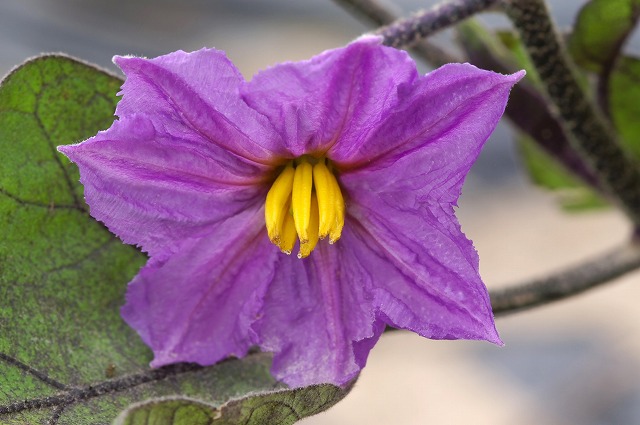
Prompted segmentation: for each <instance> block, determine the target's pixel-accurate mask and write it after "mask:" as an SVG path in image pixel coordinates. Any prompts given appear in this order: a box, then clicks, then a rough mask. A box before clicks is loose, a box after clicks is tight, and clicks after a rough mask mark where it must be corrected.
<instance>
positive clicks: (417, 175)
mask: <svg viewBox="0 0 640 425" xmlns="http://www.w3.org/2000/svg"><path fill="white" fill-rule="evenodd" d="M115 62H116V64H117V65H118V66H120V68H122V70H123V71H124V73H125V74H126V76H127V79H126V82H125V83H124V85H123V87H122V100H121V101H120V103H119V104H118V107H117V110H116V115H117V116H118V117H119V119H118V120H117V121H115V122H114V124H113V125H112V126H111V128H110V129H108V130H106V131H103V132H100V133H98V134H97V135H96V136H95V137H92V138H90V139H89V140H86V141H84V142H82V143H79V144H77V145H71V146H61V147H60V148H59V149H60V151H61V152H64V153H65V154H66V155H67V156H68V157H69V158H70V159H71V160H72V161H73V162H75V163H76V164H78V166H79V168H80V173H81V182H82V183H83V184H84V187H85V197H86V200H87V203H88V204H89V206H90V207H91V214H92V215H93V216H94V217H95V218H96V219H98V220H100V221H102V222H104V223H105V224H106V225H107V226H108V228H109V229H110V230H111V231H112V232H113V233H115V234H116V235H118V236H119V237H120V238H121V239H122V240H123V241H124V242H126V243H129V244H136V245H138V246H139V247H140V248H142V250H144V251H145V252H147V253H148V254H149V256H150V260H149V262H148V263H147V265H146V266H145V267H144V268H142V270H140V273H139V274H138V275H137V276H136V277H135V278H134V279H133V281H132V282H131V283H130V285H129V289H128V293H127V302H126V305H125V306H124V307H123V308H122V316H123V317H124V319H125V320H126V321H127V323H129V325H131V326H132V327H133V328H134V329H135V330H136V331H137V332H138V333H139V334H140V336H141V337H142V339H143V340H144V341H145V343H146V344H148V345H149V346H150V347H151V348H152V349H153V351H154V353H155V358H154V360H153V362H152V366H156V367H157V366H162V365H165V364H168V363H175V362H183V361H184V362H197V363H200V364H203V365H209V364H213V363H215V362H217V361H219V360H221V359H223V358H225V357H228V356H237V357H242V356H244V355H245V354H246V353H247V350H248V349H249V348H250V347H251V346H254V345H258V346H259V347H260V348H261V349H263V350H265V351H270V352H273V353H274V361H273V368H272V371H273V374H274V375H275V376H276V377H277V378H278V379H281V380H282V381H284V382H286V383H287V384H289V385H291V386H302V385H309V384H313V383H320V382H332V383H335V384H344V383H346V382H348V381H349V380H350V379H352V378H353V377H355V376H356V375H357V374H358V372H359V371H360V369H362V367H364V365H365V363H366V360H367V356H368V354H369V351H370V350H371V348H372V347H373V345H374V344H375V343H376V341H377V340H378V338H379V337H380V334H381V333H382V331H383V329H384V327H385V325H387V324H388V325H391V326H395V327H398V328H403V329H409V330H412V331H414V332H416V333H418V334H420V335H423V336H425V337H428V338H433V339H458V338H465V339H482V340H487V341H491V342H494V343H497V344H500V343H501V341H500V338H499V337H498V334H497V332H496V330H495V326H494V322H493V314H492V312H491V305H490V303H489V297H488V294H487V291H486V288H485V286H484V285H483V283H482V281H481V279H480V276H479V274H478V256H477V254H476V252H475V250H474V248H473V246H472V244H471V242H470V241H469V240H468V239H467V238H466V237H465V236H464V234H463V233H462V232H461V230H460V225H459V224H458V221H457V220H456V217H455V216H454V212H453V207H454V206H455V205H456V201H457V199H458V196H459V195H460V191H461V186H462V183H463V181H464V178H465V176H466V174H467V173H468V171H469V168H470V167H471V165H472V164H473V162H474V161H475V159H476V157H477V156H478V153H479V152H480V149H481V147H482V145H483V144H484V142H485V141H486V140H487V138H488V137H489V135H490V134H491V132H492V131H493V129H494V127H495V126H496V124H497V122H498V120H499V119H500V116H501V115H502V113H503V111H504V107H505V104H506V101H507V97H508V94H509V90H510V89H511V87H512V85H513V84H515V83H516V82H517V81H518V80H519V79H520V78H521V77H522V75H523V72H520V73H517V74H513V75H510V76H505V75H500V74H495V73H492V72H488V71H483V70H480V69H477V68H475V67H473V66H471V65H468V64H450V65H446V66H444V67H442V68H440V69H438V70H436V71H434V72H432V73H430V74H427V75H425V76H420V75H419V74H418V73H417V71H416V68H415V64H414V62H413V61H412V60H411V59H410V58H409V56H408V55H407V54H406V53H405V52H403V51H400V50H396V49H393V48H389V47H384V46H382V45H380V39H378V38H374V37H368V38H361V39H359V40H357V41H355V42H353V43H351V44H350V45H348V46H346V47H344V48H340V49H335V50H330V51H327V52H324V53H322V54H320V55H318V56H316V57H314V58H312V59H311V60H309V61H304V62H296V63H284V64H280V65H277V66H274V67H273V68H270V69H267V70H266V71H263V72H260V73H258V74H257V75H256V76H255V77H254V78H253V79H252V80H251V81H250V82H246V81H245V80H244V79H243V78H242V76H241V75H240V73H239V72H238V70H237V69H236V68H235V67H234V66H233V64H232V63H231V62H230V61H229V60H228V59H227V57H226V56H225V55H224V53H223V52H221V51H218V50H213V49H209V50H206V49H203V50H200V51H197V52H194V53H185V52H181V51H179V52H175V53H171V54H168V55H166V56H161V57H158V58H155V59H150V60H149V59H142V58H134V57H116V58H115ZM265 222H266V226H265ZM325 237H326V238H325ZM323 238H324V239H325V240H322V239H323ZM338 239H339V240H338ZM294 244H295V245H296V246H297V248H296V246H294ZM282 251H284V252H291V251H297V252H298V255H297V256H296V255H286V253H283V252H282ZM296 257H307V258H302V259H299V258H296Z"/></svg>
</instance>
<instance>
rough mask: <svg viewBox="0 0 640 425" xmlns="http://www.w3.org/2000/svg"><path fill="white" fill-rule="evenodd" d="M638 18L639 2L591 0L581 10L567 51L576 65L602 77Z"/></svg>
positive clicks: (639, 0)
mask: <svg viewBox="0 0 640 425" xmlns="http://www.w3.org/2000/svg"><path fill="white" fill-rule="evenodd" d="M638 17H640V0H591V1H590V2H588V3H587V4H585V5H584V6H583V7H582V9H581V10H580V12H579V14H578V17H577V20H576V23H575V26H574V29H573V33H572V34H571V37H570V38H569V51H570V53H571V55H572V56H573V58H574V60H575V61H576V63H577V64H578V65H580V66H582V67H583V68H585V69H588V70H589V71H592V72H596V73H601V72H602V71H603V68H607V67H611V66H612V65H613V62H614V61H615V60H616V58H617V56H618V55H619V54H620V49H621V47H622V44H623V43H624V41H625V40H626V39H627V37H628V36H629V34H631V32H632V31H633V28H634V27H635V25H636V23H637V20H638Z"/></svg>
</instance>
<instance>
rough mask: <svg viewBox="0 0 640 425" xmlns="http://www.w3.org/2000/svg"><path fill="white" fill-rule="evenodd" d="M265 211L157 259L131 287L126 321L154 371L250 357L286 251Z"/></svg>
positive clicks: (224, 225)
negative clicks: (150, 355)
mask: <svg viewBox="0 0 640 425" xmlns="http://www.w3.org/2000/svg"><path fill="white" fill-rule="evenodd" d="M263 214H264V210H262V209H253V210H250V211H245V212H243V213H240V214H239V215H237V216H235V217H231V218H229V219H228V220H226V221H225V222H223V223H220V224H219V225H218V226H216V227H215V229H214V231H213V232H212V233H211V234H209V235H207V236H205V237H202V238H199V239H191V240H188V241H185V243H184V244H183V246H182V247H181V249H180V251H179V252H178V253H176V254H175V255H173V256H172V257H171V258H170V259H168V260H167V261H165V262H161V261H156V260H154V259H151V261H150V262H149V264H148V265H147V266H145V267H144V268H143V269H142V270H141V271H140V273H139V274H138V276H136V278H135V279H134V280H133V281H132V282H131V284H130V285H129V290H128V292H127V303H126V305H125V306H124V307H123V308H122V316H123V318H124V319H125V320H126V322H127V323H128V324H129V325H130V326H131V327H133V328H134V329H135V330H136V331H138V333H139V334H140V336H141V337H142V339H143V340H144V342H145V343H146V344H147V345H149V346H150V347H151V348H152V349H153V352H154V354H155V358H154V360H153V362H152V366H154V367H158V366H162V365H165V364H169V363H176V362H196V363H199V364H201V365H209V364H213V363H215V362H217V361H219V360H221V359H223V358H225V357H227V356H232V355H233V356H237V357H242V356H244V355H245V354H246V352H247V350H248V348H249V347H250V346H251V345H253V344H254V341H253V335H252V334H251V333H250V324H251V322H253V321H254V320H255V318H256V316H257V314H258V312H259V310H260V307H261V306H262V295H263V292H264V290H265V288H266V285H267V284H268V282H270V281H271V280H272V279H273V272H274V263H275V258H276V256H277V255H278V253H279V251H278V250H277V249H276V248H275V247H273V246H272V245H271V242H270V241H269V239H268V238H267V234H266V232H265V230H264V218H263Z"/></svg>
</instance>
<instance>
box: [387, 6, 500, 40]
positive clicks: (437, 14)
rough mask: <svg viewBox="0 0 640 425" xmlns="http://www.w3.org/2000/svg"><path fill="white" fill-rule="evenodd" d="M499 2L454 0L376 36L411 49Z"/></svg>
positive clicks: (397, 24) (408, 19)
mask: <svg viewBox="0 0 640 425" xmlns="http://www.w3.org/2000/svg"><path fill="white" fill-rule="evenodd" d="M498 2H499V0H450V1H447V2H443V3H440V4H437V5H435V6H434V7H432V8H431V9H428V10H422V11H419V12H416V13H415V14H413V15H412V16H410V17H409V18H406V19H400V20H397V21H395V22H393V23H392V24H391V25H389V26H387V27H383V28H380V29H379V30H378V31H377V32H376V33H377V34H379V35H381V36H382V37H383V39H384V44H386V45H387V46H393V47H410V46H412V45H413V44H414V43H416V42H417V41H418V40H420V39H422V38H425V37H428V36H430V35H432V34H434V33H435V32H437V31H440V30H443V29H445V28H447V27H450V26H452V25H455V24H457V23H458V22H460V21H463V20H465V19H467V18H469V17H471V16H473V15H475V14H476V13H479V12H482V11H485V10H487V9H490V8H491V7H493V6H495V5H496V4H498Z"/></svg>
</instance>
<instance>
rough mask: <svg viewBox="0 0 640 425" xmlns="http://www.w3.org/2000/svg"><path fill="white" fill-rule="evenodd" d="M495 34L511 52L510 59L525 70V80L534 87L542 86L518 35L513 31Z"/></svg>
mask: <svg viewBox="0 0 640 425" xmlns="http://www.w3.org/2000/svg"><path fill="white" fill-rule="evenodd" d="M496 36H497V38H498V40H500V42H501V43H502V45H503V46H504V47H505V48H506V49H507V50H508V51H509V52H510V53H511V59H512V60H513V61H514V62H515V63H517V64H518V66H519V67H520V68H522V69H524V70H525V71H527V77H526V78H527V80H528V81H530V82H531V83H532V84H534V85H535V86H536V87H538V88H541V87H543V84H542V80H540V75H538V70H537V69H536V67H535V66H534V65H533V62H531V58H530V57H529V53H527V49H526V48H525V47H524V44H522V40H521V39H520V35H519V34H518V33H517V32H515V31H507V30H503V31H497V32H496Z"/></svg>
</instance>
